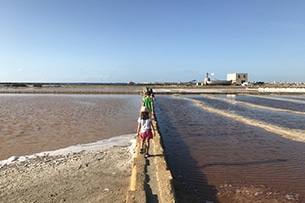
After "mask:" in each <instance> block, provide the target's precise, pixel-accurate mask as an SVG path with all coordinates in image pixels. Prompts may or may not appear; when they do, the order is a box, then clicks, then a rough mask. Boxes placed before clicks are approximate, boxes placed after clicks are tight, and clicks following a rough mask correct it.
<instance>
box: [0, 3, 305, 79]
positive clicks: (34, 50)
mask: <svg viewBox="0 0 305 203" xmlns="http://www.w3.org/2000/svg"><path fill="white" fill-rule="evenodd" d="M304 11H305V1H304V0H294V1H289V0H239V1H238V0H230V1H227V0H189V1H186V0H183V1H182V0H0V43H1V44H0V82H128V81H135V82H145V81H149V82H184V81H190V80H196V81H203V78H204V77H205V75H206V73H214V77H212V79H226V76H227V74H228V73H234V72H241V73H248V74H249V80H250V81H270V82H271V81H287V82H295V81H297V82H305V15H304Z"/></svg>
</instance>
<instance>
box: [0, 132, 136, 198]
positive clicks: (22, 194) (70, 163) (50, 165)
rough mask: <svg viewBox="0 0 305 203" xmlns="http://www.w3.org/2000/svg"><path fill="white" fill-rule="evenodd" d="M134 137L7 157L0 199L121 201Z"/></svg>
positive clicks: (130, 161)
mask: <svg viewBox="0 0 305 203" xmlns="http://www.w3.org/2000/svg"><path fill="white" fill-rule="evenodd" d="M133 137H134V135H128V136H119V137H117V138H115V139H113V138H110V139H107V141H106V142H103V141H101V142H100V143H98V142H97V143H98V144H96V143H89V144H85V145H82V146H77V147H72V148H73V149H72V148H71V147H70V148H69V147H68V148H65V149H60V150H55V151H51V152H47V153H46V152H44V153H39V154H35V155H33V156H28V157H27V158H19V159H17V160H15V161H12V160H11V162H10V163H6V164H4V165H2V167H0V176H1V178H0V185H1V187H0V201H1V202H35V201H38V202H113V201H114V202H124V201H125V199H126V193H127V191H128V189H129V184H130V176H131V163H132V160H133V156H134V150H135V139H134V138H133ZM130 138H132V140H131V141H130ZM76 149H77V150H76ZM25 157H26V156H25ZM2 162H3V161H2Z"/></svg>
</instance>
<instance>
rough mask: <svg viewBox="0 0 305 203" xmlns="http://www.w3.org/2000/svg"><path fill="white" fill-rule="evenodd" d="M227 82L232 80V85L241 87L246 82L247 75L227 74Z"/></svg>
mask: <svg viewBox="0 0 305 203" xmlns="http://www.w3.org/2000/svg"><path fill="white" fill-rule="evenodd" d="M227 80H232V84H236V85H241V84H242V83H244V82H248V73H229V74H227Z"/></svg>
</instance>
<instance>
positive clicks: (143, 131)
mask: <svg viewBox="0 0 305 203" xmlns="http://www.w3.org/2000/svg"><path fill="white" fill-rule="evenodd" d="M153 133H154V126H153V125H152V118H151V117H150V116H149V113H148V111H147V109H146V108H145V107H144V106H142V108H141V114H140V117H139V119H138V128H137V134H138V135H139V136H140V137H141V140H142V141H141V150H140V153H144V154H145V158H147V157H148V156H149V153H148V151H149V141H150V139H152V138H153ZM144 144H145V148H146V150H145V149H144Z"/></svg>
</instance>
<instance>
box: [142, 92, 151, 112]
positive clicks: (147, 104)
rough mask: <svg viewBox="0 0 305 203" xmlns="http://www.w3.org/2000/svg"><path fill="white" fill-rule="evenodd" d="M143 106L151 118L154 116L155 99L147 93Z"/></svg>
mask: <svg viewBox="0 0 305 203" xmlns="http://www.w3.org/2000/svg"><path fill="white" fill-rule="evenodd" d="M142 106H145V108H146V109H147V111H148V113H149V116H152V114H153V112H154V99H153V98H151V97H150V95H149V94H148V93H147V92H145V96H144V98H143V100H142Z"/></svg>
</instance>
